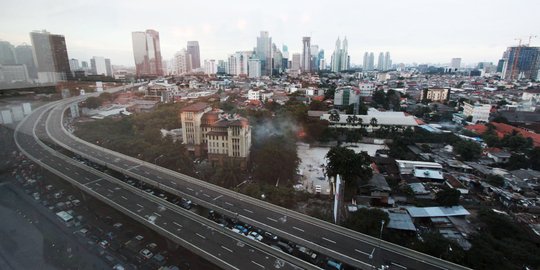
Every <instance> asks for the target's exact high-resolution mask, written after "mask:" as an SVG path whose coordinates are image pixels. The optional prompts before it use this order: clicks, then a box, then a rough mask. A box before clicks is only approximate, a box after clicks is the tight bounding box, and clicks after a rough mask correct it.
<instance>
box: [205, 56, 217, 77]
mask: <svg viewBox="0 0 540 270" xmlns="http://www.w3.org/2000/svg"><path fill="white" fill-rule="evenodd" d="M217 70H218V67H217V63H216V60H214V59H209V60H204V74H206V75H215V74H216V73H217Z"/></svg>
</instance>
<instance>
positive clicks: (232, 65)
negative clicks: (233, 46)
mask: <svg viewBox="0 0 540 270" xmlns="http://www.w3.org/2000/svg"><path fill="white" fill-rule="evenodd" d="M252 55H253V52H252V51H242V52H236V53H234V54H231V55H230V56H229V58H228V61H227V67H226V69H227V71H226V72H227V73H228V74H231V75H235V76H242V75H243V76H245V75H248V60H249V59H250V58H251V56H252Z"/></svg>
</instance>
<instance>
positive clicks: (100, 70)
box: [90, 56, 113, 77]
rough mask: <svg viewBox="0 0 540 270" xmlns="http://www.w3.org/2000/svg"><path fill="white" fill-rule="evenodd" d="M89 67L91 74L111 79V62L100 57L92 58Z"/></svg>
mask: <svg viewBox="0 0 540 270" xmlns="http://www.w3.org/2000/svg"><path fill="white" fill-rule="evenodd" d="M90 67H91V69H92V74H94V75H102V76H109V77H112V75H113V74H112V67H111V60H110V59H107V58H104V57H101V56H94V57H92V59H90Z"/></svg>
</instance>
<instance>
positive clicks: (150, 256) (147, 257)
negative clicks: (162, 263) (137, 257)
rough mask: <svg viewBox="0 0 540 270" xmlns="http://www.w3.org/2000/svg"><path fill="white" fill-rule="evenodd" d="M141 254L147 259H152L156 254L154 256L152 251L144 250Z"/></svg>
mask: <svg viewBox="0 0 540 270" xmlns="http://www.w3.org/2000/svg"><path fill="white" fill-rule="evenodd" d="M139 254H141V255H142V256H143V257H144V258H145V259H150V258H152V256H153V255H154V254H152V251H150V250H148V249H146V248H143V249H141V251H139Z"/></svg>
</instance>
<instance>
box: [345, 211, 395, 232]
mask: <svg viewBox="0 0 540 270" xmlns="http://www.w3.org/2000/svg"><path fill="white" fill-rule="evenodd" d="M381 221H384V224H385V225H388V222H389V221H390V218H389V217H388V213H386V212H384V211H382V210H379V209H367V208H360V209H358V210H357V211H356V212H354V213H352V214H351V215H350V216H349V218H347V220H345V222H344V223H343V226H344V227H347V228H349V229H351V230H355V231H357V232H360V233H364V234H369V235H371V236H374V237H379V234H380V230H381Z"/></svg>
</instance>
